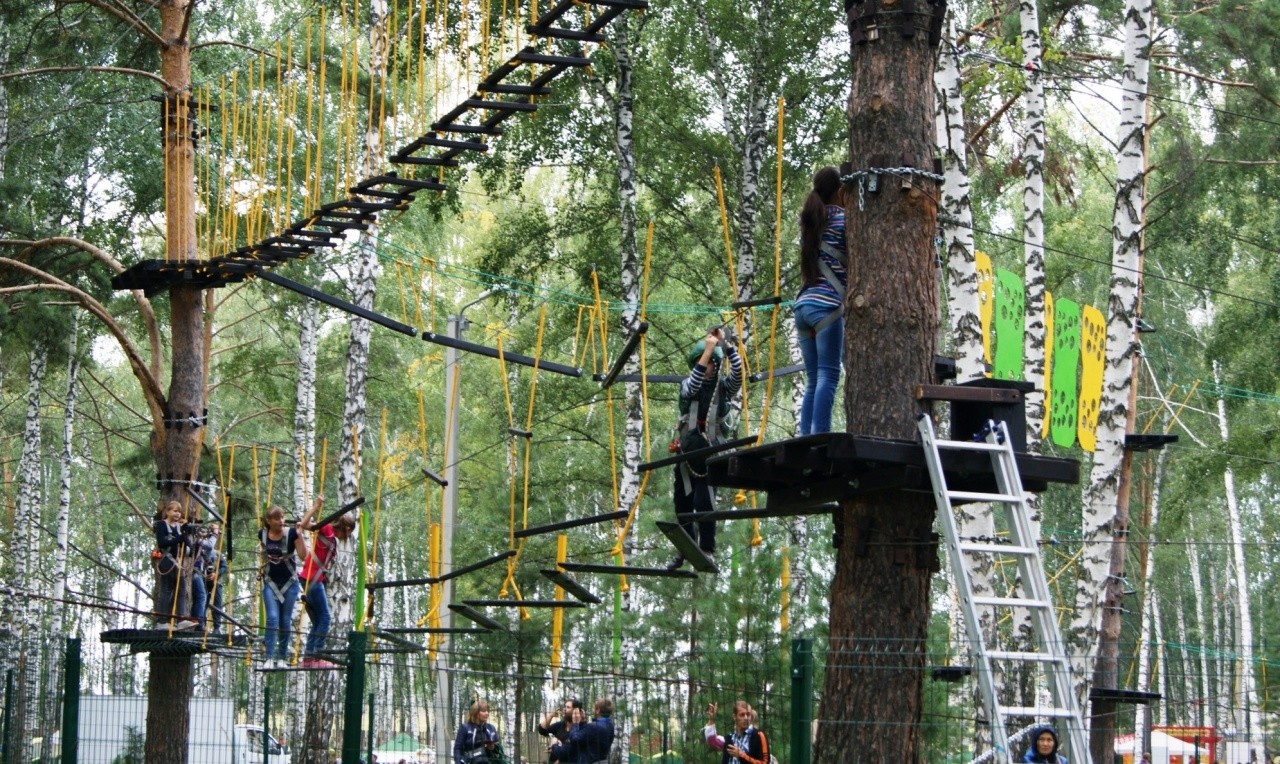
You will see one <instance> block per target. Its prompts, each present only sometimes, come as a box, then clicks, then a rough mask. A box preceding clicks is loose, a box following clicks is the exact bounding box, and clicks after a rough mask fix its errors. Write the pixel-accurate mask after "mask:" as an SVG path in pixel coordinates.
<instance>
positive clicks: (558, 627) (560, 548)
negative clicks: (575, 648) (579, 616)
mask: <svg viewBox="0 0 1280 764" xmlns="http://www.w3.org/2000/svg"><path fill="white" fill-rule="evenodd" d="M567 559H569V536H568V535H566V534H564V533H561V534H560V535H559V536H556V566H557V569H559V566H560V565H562V564H563V563H564V561H565V560H567ZM555 600H556V602H564V587H562V586H560V585H559V584H557V585H556V593H555ZM563 636H564V608H562V607H557V608H556V609H555V611H554V612H552V614H551V679H552V681H555V677H556V675H557V674H559V673H560V640H561V638H562V637H563Z"/></svg>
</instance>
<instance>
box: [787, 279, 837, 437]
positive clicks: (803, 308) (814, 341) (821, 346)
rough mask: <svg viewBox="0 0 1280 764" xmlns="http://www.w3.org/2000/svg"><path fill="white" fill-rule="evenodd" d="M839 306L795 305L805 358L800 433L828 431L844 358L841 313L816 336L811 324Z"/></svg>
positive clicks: (801, 352)
mask: <svg viewBox="0 0 1280 764" xmlns="http://www.w3.org/2000/svg"><path fill="white" fill-rule="evenodd" d="M833 310H841V308H840V307H838V306H837V307H827V306H821V305H810V304H807V303H806V304H801V305H798V306H796V309H795V322H796V334H797V335H798V344H799V345H800V357H801V358H803V359H804V373H805V381H804V401H803V402H802V403H801V404H800V434H801V435H810V434H812V433H815V432H830V431H831V407H832V406H833V405H835V401H836V384H837V383H838V382H839V381H840V366H841V362H842V360H843V359H844V317H843V316H841V317H840V318H837V319H836V320H835V321H833V322H831V323H830V324H827V326H826V327H825V328H824V329H823V330H822V332H821V333H820V334H818V336H817V337H815V336H813V327H815V326H817V325H818V323H819V322H821V321H822V319H824V318H826V317H827V314H829V313H831V311H833Z"/></svg>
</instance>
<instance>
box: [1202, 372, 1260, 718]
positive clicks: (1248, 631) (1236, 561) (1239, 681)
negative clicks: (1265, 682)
mask: <svg viewBox="0 0 1280 764" xmlns="http://www.w3.org/2000/svg"><path fill="white" fill-rule="evenodd" d="M1221 374H1222V372H1221V369H1220V367H1219V365H1218V362H1217V361H1214V362H1213V381H1214V383H1215V385H1217V386H1218V387H1219V389H1221ZM1217 406H1218V434H1219V435H1221V436H1222V443H1223V446H1224V447H1225V446H1226V444H1227V442H1228V439H1229V436H1230V429H1229V427H1228V423H1227V402H1226V399H1225V398H1223V397H1222V396H1218V401H1217ZM1222 481H1223V488H1224V490H1225V493H1226V504H1227V506H1226V510H1227V532H1228V535H1229V538H1230V540H1231V579H1232V583H1233V584H1234V587H1233V588H1234V590H1235V591H1234V594H1235V599H1236V602H1235V605H1236V608H1235V610H1236V612H1235V617H1236V622H1235V632H1236V646H1235V651H1234V652H1235V654H1236V655H1237V656H1238V658H1237V659H1236V667H1237V670H1238V671H1239V672H1240V673H1239V675H1238V676H1237V677H1235V681H1234V682H1232V687H1233V688H1234V692H1233V696H1232V700H1231V707H1232V709H1233V710H1234V712H1235V713H1234V714H1233V717H1234V718H1233V719H1232V723H1233V724H1234V726H1235V728H1236V729H1237V730H1240V731H1242V732H1247V733H1252V732H1253V731H1254V729H1255V728H1256V720H1255V718H1254V715H1255V712H1256V709H1257V708H1258V694H1257V686H1256V684H1255V683H1254V677H1253V608H1252V607H1251V606H1250V603H1249V577H1248V571H1247V570H1246V568H1245V562H1244V545H1245V541H1244V527H1243V526H1242V525H1241V523H1240V506H1239V503H1238V502H1237V500H1236V477H1235V472H1234V471H1233V470H1232V469H1231V465H1230V464H1228V465H1227V466H1226V468H1225V469H1224V470H1223V474H1222Z"/></svg>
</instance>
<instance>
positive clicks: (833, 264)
mask: <svg viewBox="0 0 1280 764" xmlns="http://www.w3.org/2000/svg"><path fill="white" fill-rule="evenodd" d="M821 241H822V244H823V248H822V249H820V250H818V259H819V260H820V261H821V262H824V263H826V264H827V267H828V268H830V269H831V272H832V273H834V274H835V275H836V279H838V280H839V281H840V286H841V287H844V286H845V284H846V283H847V282H848V280H849V276H848V271H847V270H845V267H844V263H843V262H841V261H840V260H838V259H836V258H835V257H832V256H831V255H829V254H827V252H826V250H827V249H828V248H829V249H834V250H835V251H837V252H846V251H847V250H846V249H845V239H844V207H837V206H836V205H834V204H828V205H827V225H826V227H824V228H823V229H822V238H821ZM806 304H807V305H817V306H824V307H830V308H838V307H840V293H839V292H837V291H836V288H835V287H833V286H831V282H829V281H827V279H826V278H819V279H818V281H817V282H815V283H813V284H806V285H805V287H804V288H803V289H801V290H800V294H799V295H797V296H796V301H795V305H796V306H800V305H806Z"/></svg>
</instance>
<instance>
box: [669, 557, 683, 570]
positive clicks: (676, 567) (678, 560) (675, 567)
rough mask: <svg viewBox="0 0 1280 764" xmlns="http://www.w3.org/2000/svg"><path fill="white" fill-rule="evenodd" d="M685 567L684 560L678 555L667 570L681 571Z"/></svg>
mask: <svg viewBox="0 0 1280 764" xmlns="http://www.w3.org/2000/svg"><path fill="white" fill-rule="evenodd" d="M683 565H684V558H683V557H681V556H680V555H676V556H675V557H674V558H672V560H671V562H669V563H667V570H679V569H680V568H681V567H682V566H683Z"/></svg>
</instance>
